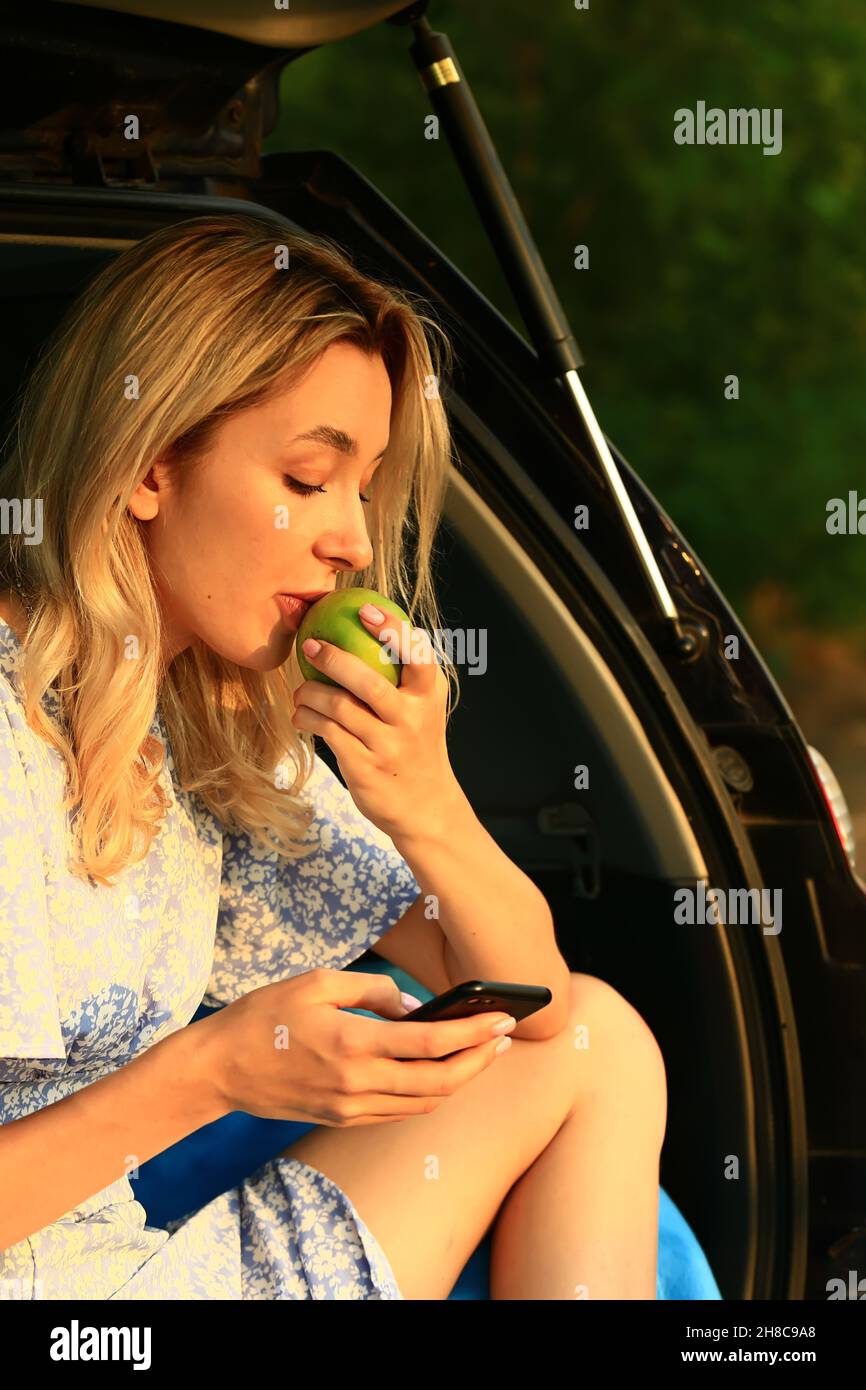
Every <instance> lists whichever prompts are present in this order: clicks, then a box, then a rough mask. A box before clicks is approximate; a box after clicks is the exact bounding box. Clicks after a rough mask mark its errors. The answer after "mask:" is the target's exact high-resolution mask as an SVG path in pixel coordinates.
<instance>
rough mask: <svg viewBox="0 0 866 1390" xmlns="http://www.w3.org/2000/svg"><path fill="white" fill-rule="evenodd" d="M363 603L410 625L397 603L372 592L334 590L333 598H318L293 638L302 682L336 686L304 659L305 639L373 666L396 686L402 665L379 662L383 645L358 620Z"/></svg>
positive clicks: (336, 682) (308, 610)
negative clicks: (338, 649)
mask: <svg viewBox="0 0 866 1390" xmlns="http://www.w3.org/2000/svg"><path fill="white" fill-rule="evenodd" d="M365 603H372V604H373V605H374V606H375V607H376V608H378V609H380V610H381V612H383V613H384V614H385V617H386V618H388V617H392V618H400V619H403V620H404V621H405V622H407V623H410V622H411V620H410V618H409V614H408V613H405V612H404V611H403V609H402V608H401V607H400V605H399V603H394V602H393V601H392V600H391V599H389V598H386V597H385V595H384V594H379V593H377V592H376V590H375V589H336V590H335V591H334V592H333V593H332V594H325V597H324V598H320V599H319V600H318V602H317V603H314V604H313V606H312V608H308V609H307V611H306V613H305V614H304V617H303V620H302V622H301V623H300V624H299V626H298V630H297V632H296V634H295V652H296V653H297V657H298V665H299V666H300V668H301V671H302V673H303V675H304V679H305V680H308V681H322V682H323V684H324V685H339V681H334V680H331V677H330V676H326V675H325V673H324V671H319V670H318V669H317V668H316V667H315V666H313V665H312V664H311V663H310V662H309V661H308V660H307V658H306V657H305V656H304V653H303V650H302V648H303V645H304V643H305V642H306V640H307V638H308V637H320V638H321V639H322V641H323V642H333V644H334V646H335V647H342V649H343V651H346V652H351V653H352V655H353V656H357V657H360V658H361V660H362V661H365V662H366V663H367V665H368V666H372V668H373V670H374V671H378V672H379V674H380V675H383V676H384V677H385V679H386V681H390V682H391V684H392V685H397V686H399V684H400V672H401V670H402V666H401V664H400V663H399V662H396V663H395V662H394V661H393V660H392V659H391V658H390V657H389V658H388V659H387V660H382V659H381V657H380V653H381V652H383V651H384V648H383V645H382V643H381V642H380V641H379V639H378V637H374V636H373V634H372V633H371V632H368V631H367V629H366V627H365V626H364V620H363V618H360V617H359V616H358V609H359V608H363V606H364V604H365Z"/></svg>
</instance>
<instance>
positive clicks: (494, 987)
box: [394, 980, 553, 1023]
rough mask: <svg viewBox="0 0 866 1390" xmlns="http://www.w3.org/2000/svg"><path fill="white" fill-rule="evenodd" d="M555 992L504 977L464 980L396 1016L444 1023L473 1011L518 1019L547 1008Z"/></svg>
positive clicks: (403, 1019) (409, 1020)
mask: <svg viewBox="0 0 866 1390" xmlns="http://www.w3.org/2000/svg"><path fill="white" fill-rule="evenodd" d="M552 998H553V995H552V994H551V992H550V990H549V989H548V988H547V986H546V985H514V984H509V983H506V982H505V981H503V980H464V982H463V984H462V985H455V986H454V988H453V989H447V990H446V991H445V993H444V994H437V996H436V998H435V999H428V1001H427V1003H426V1004H422V1005H421V1006H420V1008H417V1009H413V1010H412V1012H411V1013H409V1014H404V1015H403V1017H402V1018H399V1019H395V1020H394V1021H395V1022H397V1023H441V1022H442V1020H443V1019H449V1018H471V1017H472V1015H473V1014H488V1013H505V1014H511V1017H512V1018H516V1019H517V1022H518V1023H519V1022H520V1020H521V1019H523V1018H528V1017H529V1015H530V1014H534V1013H537V1011H538V1010H539V1009H543V1008H546V1006H547V1005H548V1004H549V1003H550V1001H551V999H552Z"/></svg>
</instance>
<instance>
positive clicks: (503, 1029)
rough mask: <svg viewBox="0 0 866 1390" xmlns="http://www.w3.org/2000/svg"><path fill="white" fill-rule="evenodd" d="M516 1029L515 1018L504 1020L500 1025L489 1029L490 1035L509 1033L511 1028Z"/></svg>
mask: <svg viewBox="0 0 866 1390" xmlns="http://www.w3.org/2000/svg"><path fill="white" fill-rule="evenodd" d="M516 1027H517V1019H516V1018H504V1019H503V1020H502V1022H501V1023H496V1024H494V1026H493V1027H492V1028H491V1029H490V1031H491V1033H510V1032H511V1030H512V1028H516Z"/></svg>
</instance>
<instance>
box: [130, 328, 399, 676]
mask: <svg viewBox="0 0 866 1390" xmlns="http://www.w3.org/2000/svg"><path fill="white" fill-rule="evenodd" d="M390 419H391V384H390V381H389V379H388V373H387V371H386V369H385V364H384V362H383V361H382V358H381V356H379V355H376V356H374V357H369V356H367V354H366V353H364V352H362V351H361V349H360V348H358V347H356V346H355V345H354V344H352V343H348V342H337V343H333V344H332V345H331V346H330V347H329V348H327V349H326V350H325V351H324V352H323V353H322V355H321V356H320V357H319V359H318V360H317V361H316V362H315V363H314V364H313V366H312V367H311V368H310V369H309V371H308V373H307V375H306V377H305V378H304V379H303V380H302V381H301V383H300V384H299V385H296V386H295V387H294V389H292V390H291V391H287V392H283V393H282V394H281V395H279V396H277V397H276V398H274V399H273V400H271V401H270V402H269V403H268V404H266V405H258V406H253V407H251V408H250V409H249V410H245V411H242V412H241V413H240V414H237V415H234V416H232V417H231V418H230V419H228V420H226V421H225V423H224V424H222V425H221V426H220V427H219V428H218V430H217V432H216V433H215V435H214V437H213V442H212V444H211V445H210V447H209V448H208V450H207V452H206V453H205V455H203V457H202V458H201V460H200V461H199V462H198V463H197V464H196V467H195V469H194V470H192V472H191V474H190V475H189V476H188V477H187V479H185V483H184V490H183V493H182V494H181V493H179V492H178V491H177V487H176V485H175V486H172V483H171V481H170V479H169V473H168V469H166V468H165V467H164V465H163V464H162V463H161V462H157V463H155V464H154V466H153V468H152V469H151V470H150V472H149V474H148V476H147V477H146V478H145V479H144V480H143V482H141V483H140V484H139V486H138V487H137V488H136V490H135V492H134V493H133V495H132V497H131V498H130V502H129V507H130V511H131V512H132V513H133V515H134V516H136V517H138V518H139V520H140V521H142V522H146V523H147V524H146V525H145V526H143V528H142V530H143V534H144V537H145V544H146V545H147V547H148V551H149V554H150V558H151V564H152V567H153V573H154V578H155V582H156V585H157V590H158V593H159V598H160V602H161V604H162V610H163V618H164V623H165V628H166V634H167V646H168V650H167V652H166V660H167V662H169V663H170V662H171V661H172V660H173V659H174V657H175V656H177V654H178V653H179V652H181V651H183V650H184V648H185V647H187V646H189V645H190V643H191V642H192V641H193V640H194V639H195V638H199V639H200V640H201V641H202V642H204V643H205V644H206V645H207V646H208V647H211V648H212V649H213V650H214V651H216V652H218V653H219V654H220V655H221V656H223V657H225V658H226V659H227V660H229V661H233V662H236V663H237V664H238V665H239V666H246V667H250V668H251V669H253V670H256V671H270V670H273V669H274V668H275V667H277V666H280V665H281V664H282V663H283V662H284V661H285V660H286V658H287V656H288V655H289V652H290V650H291V646H292V642H293V641H294V631H293V630H292V629H291V627H290V626H288V625H287V624H286V622H285V619H284V617H283V615H282V612H281V608H280V605H279V604H278V602H277V597H276V596H277V595H278V594H309V593H319V592H322V591H324V590H330V589H333V588H334V587H335V583H336V576H337V574H338V572H339V571H340V570H350V571H360V570H363V569H366V567H367V566H368V565H369V564H371V563H372V559H373V552H372V549H371V546H370V540H369V536H368V534H367V518H366V515H365V513H366V511H367V506H366V504H365V503H364V502H363V501H362V500H361V494H362V493H366V490H367V488H368V486H369V484H370V480H371V479H372V477H373V474H374V473H375V471H376V468H377V467H378V463H379V459H380V456H381V454H382V452H383V451H384V450H385V448H386V447H387V445H388V434H389V427H390ZM323 426H325V427H327V428H328V431H329V433H330V435H331V438H330V439H329V440H327V441H326V442H324V443H321V442H316V441H314V440H300V441H297V442H293V441H296V437H297V436H298V435H302V434H306V433H307V432H308V431H310V430H315V429H318V428H320V427H323ZM335 431H340V432H341V435H342V436H345V438H341V439H337V440H335V439H334V438H333V435H334V432H335ZM351 442H354V445H355V448H354V450H353V452H352V453H345V452H342V451H341V450H340V449H339V448H338V447H336V446H337V444H339V443H343V444H344V445H345V446H347V447H351ZM179 467H182V465H179ZM287 477H288V478H292V479H295V480H297V481H298V482H300V483H305V484H310V485H314V486H321V487H322V488H323V489H324V491H323V492H321V493H320V492H313V493H311V494H310V495H309V496H307V497H305V496H301V495H299V494H298V493H297V492H296V491H293V490H292V489H291V488H290V486H289V484H288V483H287V481H286V479H287ZM175 484H176V478H175Z"/></svg>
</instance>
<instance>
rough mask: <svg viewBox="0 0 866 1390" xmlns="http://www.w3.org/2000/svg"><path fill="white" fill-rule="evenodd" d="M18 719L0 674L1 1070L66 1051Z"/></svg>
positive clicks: (13, 700) (21, 719) (16, 706)
mask: <svg viewBox="0 0 866 1390" xmlns="http://www.w3.org/2000/svg"><path fill="white" fill-rule="evenodd" d="M13 726H16V727H19V728H21V727H22V726H23V727H25V728H26V724H24V715H23V713H22V711H21V708H20V706H19V704H18V701H17V699H16V697H15V694H14V692H13V690H12V688H11V686H10V685H9V682H8V680H7V679H6V677H5V676H2V675H0V1072H2V1070H3V1063H2V1059H3V1058H14V1057H29V1058H51V1057H53V1058H65V1057H66V1049H65V1047H64V1045H63V1033H62V1029H61V1026H60V1011H59V1007H58V1001H57V992H56V989H55V985H54V958H53V949H52V942H51V933H50V930H49V919H48V908H47V903H46V894H45V873H44V864H43V856H42V847H41V844H40V842H39V834H38V821H37V818H36V810H35V807H34V805H33V798H32V795H31V791H30V787H29V785H28V781H27V773H26V770H25V765H24V763H23V762H22V759H21V754H20V753H19V750H18V745H17V743H16V741H15V735H14V728H13Z"/></svg>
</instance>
